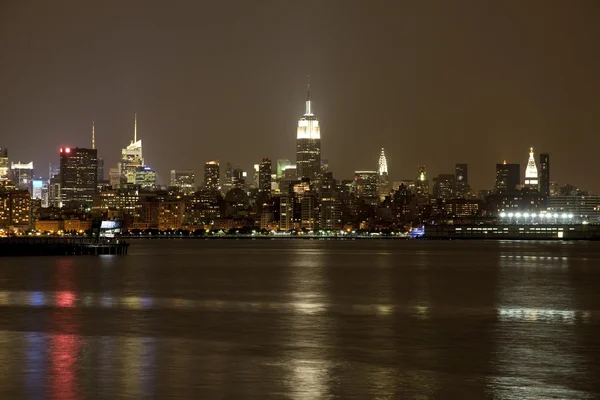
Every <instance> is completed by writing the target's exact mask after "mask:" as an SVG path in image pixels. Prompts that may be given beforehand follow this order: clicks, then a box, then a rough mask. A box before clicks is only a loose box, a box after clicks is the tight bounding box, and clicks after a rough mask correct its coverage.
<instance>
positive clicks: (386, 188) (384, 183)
mask: <svg viewBox="0 0 600 400" xmlns="http://www.w3.org/2000/svg"><path fill="white" fill-rule="evenodd" d="M377 175H378V180H379V182H378V184H379V200H380V201H383V200H385V197H386V196H388V195H389V194H390V183H389V178H388V166H387V159H386V158H385V151H384V149H383V148H382V149H381V154H380V155H379V167H378V168H377Z"/></svg>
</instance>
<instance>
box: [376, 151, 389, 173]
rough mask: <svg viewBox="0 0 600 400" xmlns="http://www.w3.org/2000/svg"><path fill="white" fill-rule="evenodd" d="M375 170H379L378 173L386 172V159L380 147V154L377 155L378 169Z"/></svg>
mask: <svg viewBox="0 0 600 400" xmlns="http://www.w3.org/2000/svg"><path fill="white" fill-rule="evenodd" d="M377 172H379V175H383V174H387V173H388V168H387V160H386V158H385V151H384V150H383V148H381V154H380V155H379V169H378V171H377Z"/></svg>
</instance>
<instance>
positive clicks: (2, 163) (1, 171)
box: [0, 147, 9, 182]
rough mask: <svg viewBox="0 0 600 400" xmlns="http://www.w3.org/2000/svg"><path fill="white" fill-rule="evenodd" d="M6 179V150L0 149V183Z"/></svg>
mask: <svg viewBox="0 0 600 400" xmlns="http://www.w3.org/2000/svg"><path fill="white" fill-rule="evenodd" d="M8 178H9V177H8V149H6V148H2V147H0V182H5V181H7V180H8Z"/></svg>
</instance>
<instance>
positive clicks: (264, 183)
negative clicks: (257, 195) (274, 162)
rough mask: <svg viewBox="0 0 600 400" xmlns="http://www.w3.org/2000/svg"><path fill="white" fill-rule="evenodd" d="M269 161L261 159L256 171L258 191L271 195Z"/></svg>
mask: <svg viewBox="0 0 600 400" xmlns="http://www.w3.org/2000/svg"><path fill="white" fill-rule="evenodd" d="M271 168H272V167H271V160H269V159H268V158H263V159H262V161H261V162H260V164H259V170H258V190H259V191H260V192H267V193H271V173H272V170H271Z"/></svg>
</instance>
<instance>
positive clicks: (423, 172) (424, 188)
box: [415, 165, 429, 202]
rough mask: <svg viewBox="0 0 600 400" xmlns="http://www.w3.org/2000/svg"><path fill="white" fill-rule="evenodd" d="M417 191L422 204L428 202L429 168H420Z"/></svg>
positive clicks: (421, 166) (416, 185)
mask: <svg viewBox="0 0 600 400" xmlns="http://www.w3.org/2000/svg"><path fill="white" fill-rule="evenodd" d="M415 191H416V195H417V199H418V200H419V201H420V202H423V201H427V199H428V198H429V180H428V179H427V168H426V167H425V166H424V165H419V167H418V172H417V182H416V184H415Z"/></svg>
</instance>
